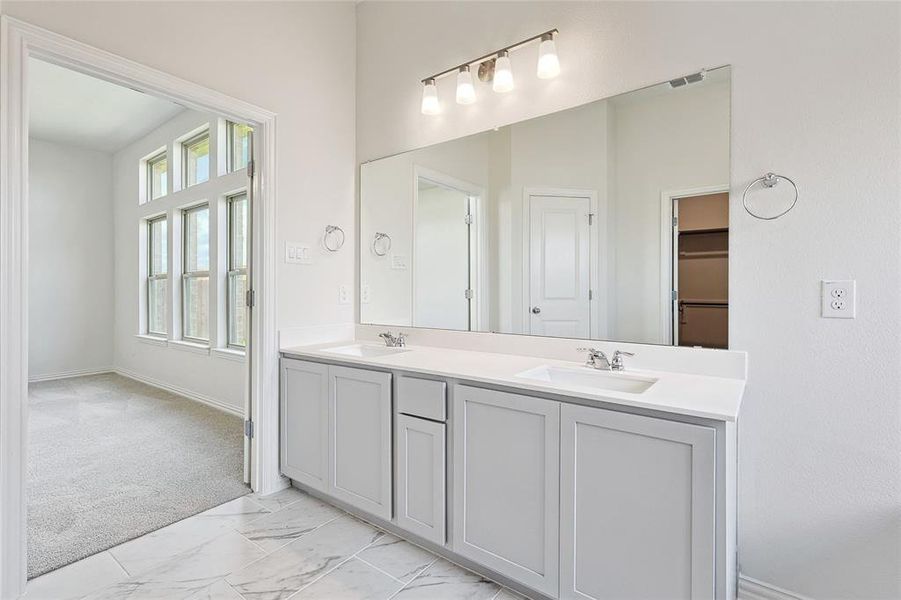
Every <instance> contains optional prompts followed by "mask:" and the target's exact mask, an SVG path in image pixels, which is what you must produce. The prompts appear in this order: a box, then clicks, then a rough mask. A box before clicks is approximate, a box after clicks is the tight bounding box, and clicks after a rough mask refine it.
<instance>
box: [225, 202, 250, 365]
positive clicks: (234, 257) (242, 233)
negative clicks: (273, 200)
mask: <svg viewBox="0 0 901 600" xmlns="http://www.w3.org/2000/svg"><path fill="white" fill-rule="evenodd" d="M227 202H228V283H227V285H228V290H227V297H228V345H229V346H230V347H233V348H244V347H245V346H246V345H247V312H246V310H245V308H246V305H245V294H246V292H247V193H246V192H242V193H240V194H235V195H234V196H229V197H228V200H227Z"/></svg>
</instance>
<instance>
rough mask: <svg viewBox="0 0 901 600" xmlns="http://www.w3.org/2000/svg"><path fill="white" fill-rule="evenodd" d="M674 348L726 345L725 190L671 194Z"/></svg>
mask: <svg viewBox="0 0 901 600" xmlns="http://www.w3.org/2000/svg"><path fill="white" fill-rule="evenodd" d="M670 203H671V210H672V220H671V222H672V247H671V248H672V252H671V256H670V260H669V265H670V269H671V274H672V275H671V280H670V284H669V285H670V289H671V290H672V292H671V303H670V304H669V306H670V308H671V310H670V311H668V312H670V317H669V318H670V322H671V326H670V332H671V340H672V342H671V343H672V345H674V346H703V347H706V348H728V347H729V193H728V191H726V190H716V191H708V192H706V193H690V192H689V193H685V194H683V195H674V196H670Z"/></svg>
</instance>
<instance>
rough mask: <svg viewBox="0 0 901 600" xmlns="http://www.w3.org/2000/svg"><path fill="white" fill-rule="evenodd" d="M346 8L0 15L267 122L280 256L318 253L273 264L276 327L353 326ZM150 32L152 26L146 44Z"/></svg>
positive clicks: (53, 10)
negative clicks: (348, 293)
mask: <svg viewBox="0 0 901 600" xmlns="http://www.w3.org/2000/svg"><path fill="white" fill-rule="evenodd" d="M354 9H355V7H354V3H352V2H216V3H210V2H202V1H185V2H150V1H146V2H141V1H138V2H125V1H123V2H103V3H96V2H90V1H73V2H62V3H60V2H43V1H37V2H30V1H15V0H14V1H8V0H4V2H3V4H2V8H0V10H2V12H3V14H7V15H10V16H13V17H16V18H19V19H22V20H24V21H28V22H30V23H33V24H35V25H39V26H41V27H45V28H47V29H50V30H52V31H55V32H57V33H60V34H62V35H66V36H68V37H71V38H74V39H76V40H79V41H82V42H85V43H87V44H91V45H92V46H96V47H99V48H102V49H104V50H108V51H110V52H113V53H115V54H118V55H120V56H124V57H126V58H130V59H132V60H136V61H138V62H140V63H143V64H145V65H150V66H152V67H156V68H158V69H161V70H162V71H165V72H167V73H171V74H173V75H176V76H179V77H182V78H184V79H188V80H190V81H193V82H196V83H198V84H200V85H203V86H206V87H209V88H212V89H215V90H218V91H220V92H223V93H225V94H228V95H230V96H234V97H236V98H240V99H242V100H246V101H247V102H251V103H253V104H256V105H258V106H261V107H264V108H266V109H268V110H270V111H272V112H274V113H277V115H278V117H277V121H278V122H277V128H278V131H277V136H278V138H277V148H278V163H277V165H276V166H277V169H278V179H277V183H276V194H277V196H278V200H277V202H278V205H277V208H276V210H277V215H278V216H277V219H278V228H277V238H278V240H277V241H278V247H279V249H280V251H283V248H284V243H285V242H286V241H296V242H307V243H309V245H310V246H312V247H313V248H314V249H316V254H315V257H314V258H315V261H314V264H312V265H296V264H291V265H288V264H285V263H284V262H280V263H279V265H278V270H277V273H276V277H277V282H278V283H277V285H278V317H277V318H278V325H279V328H280V329H282V330H285V329H289V328H294V327H302V326H312V325H321V324H333V323H352V322H353V320H354V307H353V305H352V304H348V305H339V304H338V287H339V286H340V285H347V286H349V287H350V286H353V284H354V256H355V249H354V247H355V242H354V236H353V235H352V233H351V232H353V231H354V205H355V203H354V173H355V163H354V103H355V97H354V60H355V58H354V57H355V36H354V31H355V25H354V23H355V15H354ZM148 23H154V24H158V25H159V27H155V28H154V35H153V38H152V39H151V38H150V37H148V29H147V27H148ZM198 23H203V24H204V27H205V29H204V30H203V32H205V34H203V35H200V37H198V35H199V33H202V32H201V31H200V30H198ZM198 40H202V42H201V43H198ZM328 224H334V225H340V226H341V227H342V228H344V230H345V231H347V232H348V233H349V235H348V236H347V243H346V244H345V245H344V248H343V249H342V250H341V251H340V252H338V253H335V254H332V253H328V252H326V251H325V250H323V249H321V246H320V241H321V238H322V234H323V233H324V230H325V226H326V225H328Z"/></svg>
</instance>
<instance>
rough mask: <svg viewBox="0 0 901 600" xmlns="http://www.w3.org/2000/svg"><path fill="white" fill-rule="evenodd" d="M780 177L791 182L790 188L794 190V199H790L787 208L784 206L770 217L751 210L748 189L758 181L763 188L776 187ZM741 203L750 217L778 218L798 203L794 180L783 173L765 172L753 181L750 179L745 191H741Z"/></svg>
mask: <svg viewBox="0 0 901 600" xmlns="http://www.w3.org/2000/svg"><path fill="white" fill-rule="evenodd" d="M780 179H784V180H785V181H787V182H789V183H790V184H791V186H792V188H793V189H794V190H795V197H794V199H793V200H792V201H791V204H789V205H788V208H786V209H785V210H783V211H782V212H781V213H779V214H778V215H773V216H772V217H763V216H761V215H758V214H757V213H755V212H754V211H752V210H751V209H750V208H749V207H748V191H750V189H751V188H752V187H754V186H755V185H757V184H758V183H759V184H761V185H762V186H763V187H764V188H766V189H770V188H773V187H776V184H778V183H779V180H780ZM741 203H742V205H743V206H744V207H745V211H746V212H747V213H748V214H749V215H751V216H752V217H754V218H755V219H760V220H761V221H772V220H773V219H778V218H779V217H781V216H782V215H784V214H786V213H787V212H788V211H790V210H791V209H793V208H794V207H795V204H797V203H798V186H797V185H795V182H794V181H792V180H791V179H789V178H788V177H786V176H785V175H777V174H775V173H767V174H766V175H764V176H763V177H758V178H757V179H755V180H754V181H752V182H751V183H749V184H748V187H746V188H745V191H744V192H742V194H741Z"/></svg>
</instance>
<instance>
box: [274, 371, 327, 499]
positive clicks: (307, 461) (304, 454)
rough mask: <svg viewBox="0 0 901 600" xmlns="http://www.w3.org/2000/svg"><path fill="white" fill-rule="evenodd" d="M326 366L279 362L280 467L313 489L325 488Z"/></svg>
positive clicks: (323, 489)
mask: <svg viewBox="0 0 901 600" xmlns="http://www.w3.org/2000/svg"><path fill="white" fill-rule="evenodd" d="M328 371H329V367H328V365H324V364H321V363H315V362H307V361H304V360H295V359H289V358H283V359H282V361H281V378H280V379H281V390H280V398H281V418H280V419H279V421H280V434H281V444H280V446H281V470H282V472H283V473H284V474H285V475H287V476H288V477H290V478H291V479H294V480H295V481H299V482H301V483H303V484H305V485H308V486H310V487H311V488H313V489H316V490H320V491H323V492H324V491H326V490H327V489H328V464H329V463H328V418H329V417H328V415H329V392H328V388H329V381H328Z"/></svg>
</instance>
